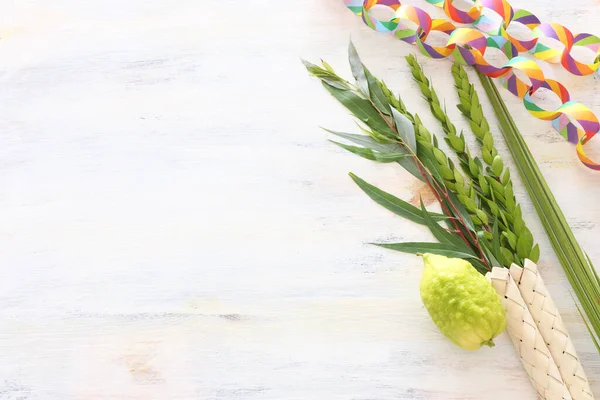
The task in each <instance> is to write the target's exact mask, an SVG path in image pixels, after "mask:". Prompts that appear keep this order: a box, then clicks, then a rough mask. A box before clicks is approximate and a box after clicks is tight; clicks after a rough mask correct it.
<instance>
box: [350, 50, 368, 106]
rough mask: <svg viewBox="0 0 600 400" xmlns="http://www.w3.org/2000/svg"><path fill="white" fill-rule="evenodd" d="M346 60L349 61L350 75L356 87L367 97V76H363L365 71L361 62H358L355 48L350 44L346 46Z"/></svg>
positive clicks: (358, 58)
mask: <svg viewBox="0 0 600 400" xmlns="http://www.w3.org/2000/svg"><path fill="white" fill-rule="evenodd" d="M348 60H349V61H350V69H351V70H352V75H353V76H354V79H356V86H358V88H359V89H360V91H361V92H362V93H363V94H364V95H365V96H369V93H370V92H369V84H368V82H367V76H366V75H365V69H364V66H363V63H362V61H360V57H359V56H358V52H357V51H356V47H354V44H353V43H352V42H350V44H349V45H348Z"/></svg>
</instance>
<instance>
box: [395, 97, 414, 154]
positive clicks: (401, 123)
mask: <svg viewBox="0 0 600 400" xmlns="http://www.w3.org/2000/svg"><path fill="white" fill-rule="evenodd" d="M392 115H393V117H394V122H395V123H396V130H397V131H398V134H399V135H400V137H401V138H402V141H403V142H404V143H405V144H406V147H408V148H409V149H410V150H411V151H412V152H413V153H414V154H417V139H416V138H415V128H414V126H413V124H412V122H410V121H409V119H408V118H406V117H405V116H404V115H402V114H400V113H399V112H398V110H396V109H395V108H392Z"/></svg>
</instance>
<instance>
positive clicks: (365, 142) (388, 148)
mask: <svg viewBox="0 0 600 400" xmlns="http://www.w3.org/2000/svg"><path fill="white" fill-rule="evenodd" d="M323 129H324V130H325V131H327V132H329V133H331V134H333V135H336V136H338V137H341V138H343V139H346V140H348V141H350V142H352V143H356V144H358V145H360V146H363V147H369V148H371V149H373V150H377V151H381V152H384V153H400V152H401V151H402V146H400V145H398V144H396V143H381V142H378V141H377V140H375V139H373V138H372V137H370V136H365V135H356V134H354V133H345V132H337V131H332V130H330V129H326V128H323Z"/></svg>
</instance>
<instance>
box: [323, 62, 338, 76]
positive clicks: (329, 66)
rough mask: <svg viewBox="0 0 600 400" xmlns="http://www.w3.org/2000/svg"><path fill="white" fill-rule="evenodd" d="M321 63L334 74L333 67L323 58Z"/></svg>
mask: <svg viewBox="0 0 600 400" xmlns="http://www.w3.org/2000/svg"><path fill="white" fill-rule="evenodd" d="M321 64H323V67H325V69H326V70H327V71H329V72H331V73H332V74H335V71H334V70H333V68H331V65H329V64H328V63H326V62H325V60H321Z"/></svg>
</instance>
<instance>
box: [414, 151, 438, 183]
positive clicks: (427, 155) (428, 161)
mask: <svg viewBox="0 0 600 400" xmlns="http://www.w3.org/2000/svg"><path fill="white" fill-rule="evenodd" d="M417 149H418V150H417V151H418V154H419V159H420V160H421V162H422V163H423V165H424V166H425V167H426V168H427V169H428V170H429V173H431V175H432V176H433V178H434V179H435V180H437V181H438V182H439V183H443V182H444V178H443V175H442V169H441V168H440V165H439V164H438V162H437V161H436V159H435V156H434V155H433V153H432V152H431V151H430V150H429V149H428V148H427V147H425V146H424V145H423V144H422V143H417Z"/></svg>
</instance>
